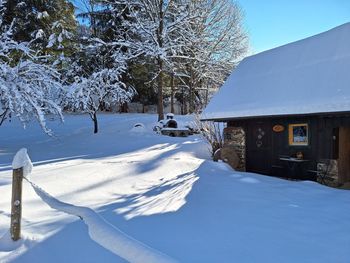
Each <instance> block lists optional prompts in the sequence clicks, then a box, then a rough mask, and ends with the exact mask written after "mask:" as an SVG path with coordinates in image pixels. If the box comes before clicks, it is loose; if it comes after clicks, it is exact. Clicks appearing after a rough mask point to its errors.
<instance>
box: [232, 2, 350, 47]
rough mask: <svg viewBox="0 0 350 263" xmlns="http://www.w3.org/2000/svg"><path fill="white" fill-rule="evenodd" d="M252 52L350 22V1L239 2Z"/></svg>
mask: <svg viewBox="0 0 350 263" xmlns="http://www.w3.org/2000/svg"><path fill="white" fill-rule="evenodd" d="M238 2H239V4H240V5H241V7H242V9H243V11H244V15H245V18H244V23H245V26H246V29H247V31H248V34H249V38H250V45H251V49H252V52H253V53H257V52H261V51H264V50H267V49H271V48H274V47H277V46H281V45H283V44H287V43H290V42H293V41H297V40H300V39H303V38H305V37H309V36H312V35H315V34H317V33H321V32H323V31H326V30H328V29H331V28H333V27H336V26H338V25H341V24H344V23H346V22H350V0H239V1H238Z"/></svg>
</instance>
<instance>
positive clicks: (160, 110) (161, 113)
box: [157, 0, 164, 121]
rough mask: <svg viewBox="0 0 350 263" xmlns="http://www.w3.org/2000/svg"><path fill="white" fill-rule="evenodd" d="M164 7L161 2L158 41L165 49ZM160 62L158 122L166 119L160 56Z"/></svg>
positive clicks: (160, 59) (159, 59)
mask: <svg viewBox="0 0 350 263" xmlns="http://www.w3.org/2000/svg"><path fill="white" fill-rule="evenodd" d="M163 5H164V0H160V1H159V25H158V31H157V40H158V45H159V47H160V48H162V47H163V38H162V36H163V30H164V20H163V19H164V13H163ZM157 60H158V70H159V75H158V90H157V91H158V105H157V111H158V121H160V120H163V119H164V108H163V60H162V58H161V57H160V56H158V58H157Z"/></svg>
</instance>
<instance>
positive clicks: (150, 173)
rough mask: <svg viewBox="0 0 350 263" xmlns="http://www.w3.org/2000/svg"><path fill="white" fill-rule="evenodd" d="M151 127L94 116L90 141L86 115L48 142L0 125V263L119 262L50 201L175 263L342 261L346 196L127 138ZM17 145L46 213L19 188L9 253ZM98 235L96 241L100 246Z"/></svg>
mask: <svg viewBox="0 0 350 263" xmlns="http://www.w3.org/2000/svg"><path fill="white" fill-rule="evenodd" d="M156 119H157V117H156V116H155V115H141V114H123V115H113V114H105V115H101V118H100V133H98V134H93V131H92V122H91V121H90V119H89V117H88V116H79V115H71V116H65V124H64V125H63V124H59V123H57V124H56V123H50V127H52V128H53V130H54V131H55V134H56V136H57V138H50V137H48V136H47V135H44V134H43V133H42V131H41V130H40V127H36V126H35V125H34V124H33V125H29V127H28V128H27V130H23V129H22V128H21V125H20V124H18V123H16V122H12V123H6V124H5V126H1V128H0V132H1V136H0V147H1V148H0V193H1V199H0V262H39V263H40V262H53V263H55V262H125V260H124V259H122V258H121V257H119V256H117V255H116V254H117V253H114V252H112V251H111V249H108V248H107V249H106V247H105V246H104V245H105V243H103V242H102V243H101V244H102V245H101V244H99V243H96V242H95V241H94V240H93V239H92V238H91V236H90V235H89V227H88V226H87V225H85V224H84V222H83V221H82V220H80V219H79V218H78V217H77V216H72V215H68V214H66V213H63V212H61V211H60V209H58V210H57V208H58V207H55V205H56V204H59V205H61V204H62V203H68V204H74V207H73V208H72V209H73V212H74V213H75V212H78V214H82V215H83V217H84V215H85V214H84V213H85V212H84V211H89V212H87V214H88V216H87V218H90V219H91V220H92V221H94V220H95V219H96V218H97V219H98V220H100V219H103V220H105V221H106V222H108V224H110V225H109V226H108V225H105V224H104V223H103V224H102V223H101V224H96V225H95V224H92V225H95V226H97V227H93V230H94V231H96V230H97V231H98V229H99V227H100V226H101V229H104V226H108V227H111V229H114V230H113V231H112V230H111V232H113V233H115V232H114V231H115V229H118V230H120V231H121V232H123V233H126V234H127V236H131V237H133V238H134V239H136V240H138V241H139V242H142V243H143V244H146V245H147V246H150V247H152V248H154V249H156V250H158V251H160V252H162V253H164V254H165V255H168V256H169V257H170V258H174V259H176V260H178V261H179V262H191V263H192V262H243V263H244V262H321V263H322V262H341V263H347V262H349V260H348V259H349V258H350V251H349V249H348V248H349V247H350V232H349V229H350V213H349V211H350V192H349V191H345V190H338V189H332V188H328V187H325V186H322V185H319V184H317V183H314V182H293V181H285V180H281V179H277V178H272V177H266V176H262V175H257V174H251V173H239V172H235V171H233V170H232V169H230V168H229V167H228V166H227V165H226V164H224V163H215V162H212V161H210V160H209V159H210V156H209V152H208V145H207V144H206V143H205V142H203V141H202V139H201V137H200V136H199V135H194V136H191V137H186V138H177V137H175V138H173V137H167V136H159V135H157V134H155V133H153V132H150V133H147V134H145V136H143V135H142V136H139V134H137V135H135V134H134V133H132V132H130V129H131V127H133V125H134V124H135V123H138V122H141V123H143V124H144V125H145V127H146V129H147V130H152V127H153V125H154V123H155V122H156ZM177 120H178V121H181V122H183V123H185V122H190V121H191V118H190V117H181V116H177ZM22 147H26V148H27V149H28V153H29V156H30V157H31V159H32V161H33V164H34V167H33V171H32V175H31V180H32V181H33V182H35V184H37V185H39V186H40V187H41V188H42V189H44V190H45V192H47V193H49V194H50V195H51V196H52V198H53V199H51V197H49V199H46V201H48V202H49V203H50V201H52V202H53V204H52V203H51V205H53V208H55V209H53V208H50V206H48V205H47V204H46V203H45V202H44V201H43V200H42V199H41V198H40V197H39V195H40V193H39V195H38V194H37V193H36V192H35V190H34V189H33V188H32V187H31V185H30V184H29V183H28V182H26V181H24V183H23V221H22V236H23V239H22V240H21V241H19V243H15V244H14V243H13V242H12V241H11V240H10V239H9V235H8V228H9V225H10V202H11V184H10V183H11V176H12V175H11V169H12V167H11V161H12V159H13V157H14V155H15V153H16V152H17V150H19V149H20V148H22ZM41 197H43V198H44V199H45V198H48V197H47V196H46V195H45V194H44V195H42V196H41ZM56 199H57V200H60V201H61V202H62V203H57V202H56V201H55V200H56ZM76 207H80V208H83V213H81V210H80V209H78V211H77V210H75V208H76ZM60 208H62V207H60ZM85 208H86V209H87V210H85ZM85 217H86V215H85ZM98 220H97V221H98ZM97 221H94V222H97ZM98 222H100V221H98ZM108 227H107V228H108ZM103 231H104V230H103ZM103 231H101V232H100V233H98V235H97V236H98V239H102V240H104V241H106V242H108V240H110V239H109V238H107V237H108V235H109V234H104V232H103ZM107 232H109V231H107ZM113 236H114V237H115V235H113ZM110 243H113V242H112V241H111V242H110ZM122 243H123V242H122ZM112 245H113V244H112ZM113 248H114V247H113ZM135 253H136V252H135ZM145 262H146V261H145Z"/></svg>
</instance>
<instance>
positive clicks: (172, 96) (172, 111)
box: [170, 74, 175, 114]
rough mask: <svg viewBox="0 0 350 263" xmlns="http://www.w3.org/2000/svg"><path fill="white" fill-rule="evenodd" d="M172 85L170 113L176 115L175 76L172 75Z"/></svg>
mask: <svg viewBox="0 0 350 263" xmlns="http://www.w3.org/2000/svg"><path fill="white" fill-rule="evenodd" d="M170 85H171V97H170V112H171V113H173V114H174V113H175V109H174V96H175V87H174V74H171V78H170Z"/></svg>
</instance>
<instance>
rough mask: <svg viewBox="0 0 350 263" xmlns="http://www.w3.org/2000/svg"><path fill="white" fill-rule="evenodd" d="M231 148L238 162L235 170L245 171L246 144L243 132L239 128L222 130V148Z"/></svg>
mask: <svg viewBox="0 0 350 263" xmlns="http://www.w3.org/2000/svg"><path fill="white" fill-rule="evenodd" d="M225 146H230V147H232V148H233V149H234V150H235V152H236V153H237V155H238V158H239V162H238V165H237V168H236V170H238V171H245V169H246V144H245V132H244V130H243V128H240V127H226V128H225V129H224V147H225Z"/></svg>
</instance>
